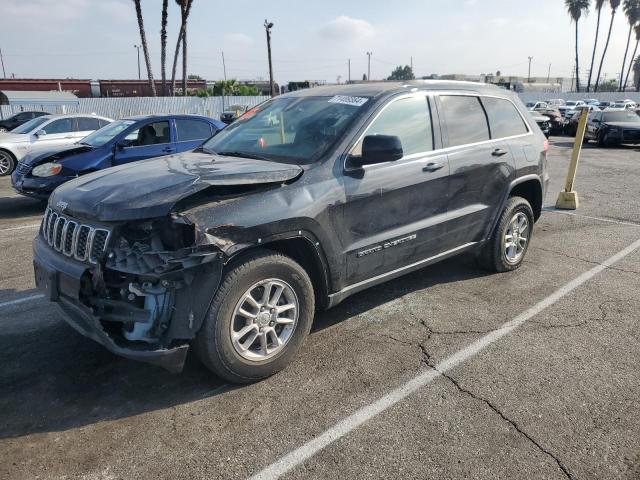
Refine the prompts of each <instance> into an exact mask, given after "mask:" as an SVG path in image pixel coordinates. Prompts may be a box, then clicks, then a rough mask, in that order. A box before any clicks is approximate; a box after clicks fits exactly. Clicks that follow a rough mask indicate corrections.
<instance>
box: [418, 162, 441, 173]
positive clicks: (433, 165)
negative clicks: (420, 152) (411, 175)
mask: <svg viewBox="0 0 640 480" xmlns="http://www.w3.org/2000/svg"><path fill="white" fill-rule="evenodd" d="M442 167H444V163H442V162H429V163H427V164H426V165H425V166H424V167H423V168H422V171H423V172H435V171H437V170H440V169H441V168H442Z"/></svg>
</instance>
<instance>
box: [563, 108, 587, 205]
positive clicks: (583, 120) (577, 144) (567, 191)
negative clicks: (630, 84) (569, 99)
mask: <svg viewBox="0 0 640 480" xmlns="http://www.w3.org/2000/svg"><path fill="white" fill-rule="evenodd" d="M588 119H589V108H588V107H582V113H581V115H580V121H579V122H578V129H577V130H576V138H575V140H574V144H573V153H572V155H571V163H570V164H569V171H568V172H567V180H566V182H565V184H564V191H562V192H560V194H559V195H558V200H556V208H559V209H562V210H575V209H577V208H578V205H579V202H578V192H576V191H574V190H573V187H574V185H575V182H576V173H577V171H578V161H579V160H580V152H582V143H583V142H584V132H585V131H586V129H587V120H588Z"/></svg>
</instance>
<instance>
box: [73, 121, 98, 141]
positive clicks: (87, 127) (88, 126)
mask: <svg viewBox="0 0 640 480" xmlns="http://www.w3.org/2000/svg"><path fill="white" fill-rule="evenodd" d="M99 128H100V120H99V119H98V118H96V117H78V131H77V132H76V138H78V140H80V139H81V138H84V137H86V136H87V135H89V134H90V133H92V132H95V131H96V130H98V129H99Z"/></svg>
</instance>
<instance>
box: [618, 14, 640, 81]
mask: <svg viewBox="0 0 640 480" xmlns="http://www.w3.org/2000/svg"><path fill="white" fill-rule="evenodd" d="M633 30H634V31H635V33H636V46H635V48H634V49H633V55H631V61H630V62H629V70H627V76H626V77H625V79H624V85H623V87H622V90H623V91H624V90H626V89H627V83H628V82H629V76H630V75H631V69H632V68H633V65H634V63H633V61H634V58H636V53H638V45H640V23H636V24H635V25H634V27H633Z"/></svg>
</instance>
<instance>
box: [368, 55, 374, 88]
mask: <svg viewBox="0 0 640 480" xmlns="http://www.w3.org/2000/svg"><path fill="white" fill-rule="evenodd" d="M372 54H373V52H367V82H370V81H371V55H372Z"/></svg>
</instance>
